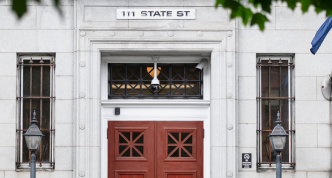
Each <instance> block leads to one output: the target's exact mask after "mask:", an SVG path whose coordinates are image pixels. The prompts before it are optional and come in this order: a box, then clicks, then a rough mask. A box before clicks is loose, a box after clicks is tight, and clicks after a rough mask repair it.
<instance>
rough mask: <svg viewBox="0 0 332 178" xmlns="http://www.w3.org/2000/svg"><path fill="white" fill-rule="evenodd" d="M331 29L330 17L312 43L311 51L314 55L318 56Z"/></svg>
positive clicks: (331, 20) (331, 21)
mask: <svg viewBox="0 0 332 178" xmlns="http://www.w3.org/2000/svg"><path fill="white" fill-rule="evenodd" d="M331 28H332V18H331V17H328V18H327V19H326V20H325V22H324V23H323V25H322V26H321V27H320V28H319V29H318V31H317V32H316V35H315V37H314V39H313V40H312V42H311V45H312V47H311V49H310V51H311V53H312V54H316V52H317V51H318V49H319V47H320V45H321V44H322V43H323V41H324V39H325V37H326V35H327V33H328V32H329V31H330V30H331Z"/></svg>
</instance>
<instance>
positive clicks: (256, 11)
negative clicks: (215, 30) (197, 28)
mask: <svg viewBox="0 0 332 178" xmlns="http://www.w3.org/2000/svg"><path fill="white" fill-rule="evenodd" d="M275 2H285V3H287V6H288V7H289V8H290V9H292V10H294V9H295V7H296V6H297V5H300V6H301V10H302V12H303V13H305V12H307V11H308V9H309V7H310V6H313V7H314V8H315V10H316V12H317V13H320V12H323V11H324V12H326V16H330V15H332V0H248V2H245V3H243V2H241V0H216V7H218V6H222V7H224V8H226V9H229V10H230V11H231V13H230V18H231V19H234V18H237V17H238V18H240V19H242V22H243V24H244V25H247V24H249V23H250V26H253V25H255V24H257V25H258V26H259V29H260V30H262V31H263V30H264V28H265V23H266V22H268V21H269V20H268V18H267V17H266V15H267V14H271V6H272V3H275ZM250 7H251V8H250Z"/></svg>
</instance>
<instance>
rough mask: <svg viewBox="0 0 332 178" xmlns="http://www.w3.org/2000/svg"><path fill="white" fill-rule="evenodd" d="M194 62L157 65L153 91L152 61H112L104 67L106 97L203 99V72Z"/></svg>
mask: <svg viewBox="0 0 332 178" xmlns="http://www.w3.org/2000/svg"><path fill="white" fill-rule="evenodd" d="M196 65H197V63H196V64H194V63H187V64H165V63H161V64H158V67H157V68H158V70H157V78H158V79H159V81H160V86H159V88H158V90H157V91H155V90H154V89H152V88H151V80H152V79H153V77H154V67H153V64H152V63H151V64H132V63H126V64H118V63H117V64H115V63H110V64H109V66H108V98H109V99H203V94H202V93H203V91H202V88H203V87H202V86H203V72H202V71H201V70H198V69H196V68H195V67H196Z"/></svg>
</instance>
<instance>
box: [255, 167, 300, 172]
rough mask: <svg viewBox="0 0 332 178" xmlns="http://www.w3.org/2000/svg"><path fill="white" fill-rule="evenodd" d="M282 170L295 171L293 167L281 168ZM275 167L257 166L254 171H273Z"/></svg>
mask: <svg viewBox="0 0 332 178" xmlns="http://www.w3.org/2000/svg"><path fill="white" fill-rule="evenodd" d="M281 170H282V172H291V173H292V172H296V171H295V168H294V167H286V168H281ZM275 171H276V168H275V167H268V168H261V167H260V168H257V169H256V172H258V173H263V172H275Z"/></svg>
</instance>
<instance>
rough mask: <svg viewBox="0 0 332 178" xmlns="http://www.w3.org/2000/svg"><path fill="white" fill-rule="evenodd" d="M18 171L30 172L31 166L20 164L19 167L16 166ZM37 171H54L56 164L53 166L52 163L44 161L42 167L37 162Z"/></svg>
mask: <svg viewBox="0 0 332 178" xmlns="http://www.w3.org/2000/svg"><path fill="white" fill-rule="evenodd" d="M15 171H16V172H30V166H29V164H26V163H24V164H20V166H19V167H17V168H16V170H15ZM36 171H37V172H53V171H54V164H53V166H50V163H44V164H43V165H42V167H40V164H36Z"/></svg>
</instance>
